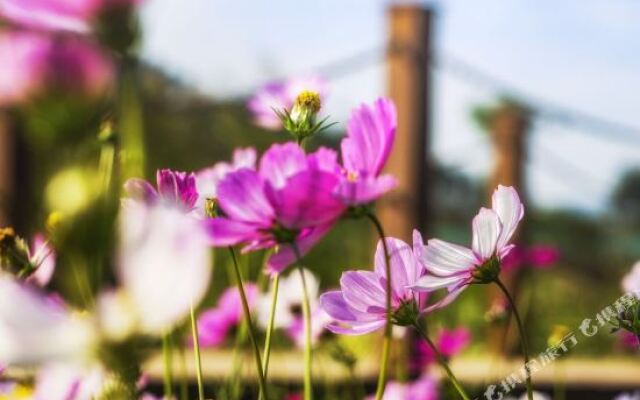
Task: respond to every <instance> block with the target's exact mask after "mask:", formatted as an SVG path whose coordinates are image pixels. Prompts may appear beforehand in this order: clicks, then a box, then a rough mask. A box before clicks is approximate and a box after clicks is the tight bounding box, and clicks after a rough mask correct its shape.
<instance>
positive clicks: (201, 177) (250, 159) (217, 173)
mask: <svg viewBox="0 0 640 400" xmlns="http://www.w3.org/2000/svg"><path fill="white" fill-rule="evenodd" d="M256 159H257V156H256V150H255V149H254V148H251V147H249V148H246V149H236V150H234V152H233V158H232V160H231V162H230V163H229V162H226V161H221V162H219V163H216V164H215V165H214V166H212V167H209V168H205V169H202V170H200V171H198V172H197V173H196V188H197V190H198V202H197V204H196V208H197V209H198V210H202V211H204V210H205V207H206V201H207V200H213V199H216V198H217V197H218V185H219V184H220V182H221V181H222V180H223V179H224V178H225V177H226V176H227V174H229V173H230V172H234V171H237V170H239V169H241V168H249V169H256Z"/></svg>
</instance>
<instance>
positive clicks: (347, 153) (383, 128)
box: [341, 98, 397, 176]
mask: <svg viewBox="0 0 640 400" xmlns="http://www.w3.org/2000/svg"><path fill="white" fill-rule="evenodd" d="M396 125H397V116H396V109H395V106H394V104H393V102H392V101H391V100H389V99H385V98H380V99H378V100H376V102H375V103H374V104H373V106H372V107H371V106H369V105H366V104H362V105H361V106H360V108H358V109H356V110H354V111H353V112H352V113H351V118H350V119H349V122H348V123H347V137H346V138H345V139H343V140H342V144H341V147H342V160H343V163H344V166H345V168H347V169H348V170H351V171H358V172H369V173H370V174H371V175H373V176H377V175H378V174H379V173H380V171H382V167H383V166H384V164H385V163H386V162H387V159H388V158H389V154H390V153H391V148H392V146H393V142H394V139H395V132H396Z"/></svg>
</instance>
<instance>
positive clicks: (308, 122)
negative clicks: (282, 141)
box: [276, 90, 327, 140]
mask: <svg viewBox="0 0 640 400" xmlns="http://www.w3.org/2000/svg"><path fill="white" fill-rule="evenodd" d="M321 106H322V102H321V100H320V95H319V94H318V92H314V91H311V90H304V91H302V92H300V94H299V95H298V97H296V100H295V102H294V104H293V107H292V108H291V110H290V111H289V110H286V109H285V110H284V111H276V113H277V114H278V117H280V119H281V120H282V125H283V126H284V128H285V129H286V130H287V131H289V132H290V133H291V134H292V135H293V136H295V137H296V138H297V139H298V140H302V139H304V138H306V137H309V136H311V135H313V134H314V133H317V132H319V131H321V130H323V129H325V128H326V127H327V126H325V125H324V122H325V121H324V120H322V121H320V122H317V121H316V117H317V115H318V112H320V108H321Z"/></svg>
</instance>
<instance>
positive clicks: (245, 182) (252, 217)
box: [218, 169, 274, 227]
mask: <svg viewBox="0 0 640 400" xmlns="http://www.w3.org/2000/svg"><path fill="white" fill-rule="evenodd" d="M265 185H266V182H265V181H264V180H263V179H262V178H261V177H260V176H259V175H258V173H257V172H256V171H253V170H250V169H239V170H238V171H235V172H232V173H230V174H228V175H227V176H226V177H225V178H224V179H223V180H222V182H220V185H219V186H218V201H219V204H220V208H221V209H222V210H223V211H224V212H225V214H226V215H227V216H228V217H229V218H230V219H233V220H237V221H242V222H248V223H254V224H256V225H261V226H264V227H268V226H270V225H271V223H272V220H273V217H274V211H273V207H272V206H271V204H270V203H269V200H268V199H267V197H266V195H265Z"/></svg>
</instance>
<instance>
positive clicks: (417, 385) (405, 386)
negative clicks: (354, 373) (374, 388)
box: [367, 374, 439, 400]
mask: <svg viewBox="0 0 640 400" xmlns="http://www.w3.org/2000/svg"><path fill="white" fill-rule="evenodd" d="M374 397H375V396H370V397H367V400H373V399H374ZM438 398H439V395H438V383H437V382H436V380H435V379H434V378H433V377H431V376H429V375H426V374H425V375H422V376H420V377H419V378H418V379H417V380H415V381H413V382H406V383H401V382H395V381H391V382H389V383H388V384H387V386H386V388H385V391H384V395H383V396H382V400H437V399H438Z"/></svg>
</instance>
